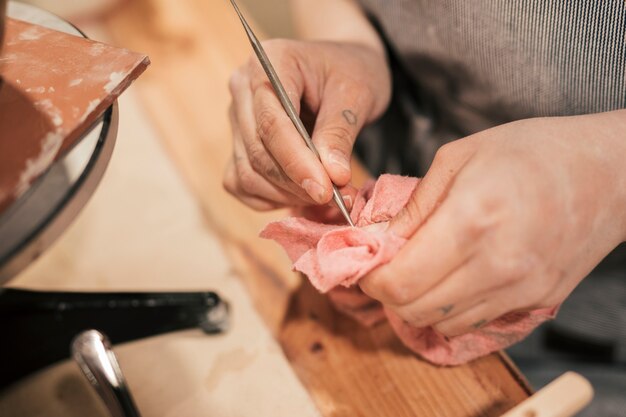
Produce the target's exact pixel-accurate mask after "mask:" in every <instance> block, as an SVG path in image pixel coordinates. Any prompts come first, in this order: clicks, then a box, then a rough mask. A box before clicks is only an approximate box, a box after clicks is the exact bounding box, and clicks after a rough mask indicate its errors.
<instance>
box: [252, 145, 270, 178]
mask: <svg viewBox="0 0 626 417" xmlns="http://www.w3.org/2000/svg"><path fill="white" fill-rule="evenodd" d="M248 158H249V160H250V166H251V167H252V169H253V170H254V171H255V172H257V173H263V172H264V171H265V165H266V162H265V161H266V160H267V159H268V156H267V152H266V151H265V149H264V148H263V147H262V146H251V147H249V148H248Z"/></svg>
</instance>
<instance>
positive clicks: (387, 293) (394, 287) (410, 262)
mask: <svg viewBox="0 0 626 417" xmlns="http://www.w3.org/2000/svg"><path fill="white" fill-rule="evenodd" d="M472 204H475V203H468V202H467V198H466V197H465V196H464V195H460V193H457V194H455V195H454V196H451V197H449V198H447V199H446V200H445V201H444V202H443V203H442V205H441V206H440V207H439V208H438V209H437V210H436V211H435V212H434V214H433V215H431V216H430V218H429V219H428V221H426V222H425V223H424V225H423V226H422V227H421V228H420V229H418V230H417V231H416V232H415V234H414V235H413V237H412V238H411V239H410V240H409V241H408V242H407V243H406V244H405V245H404V246H403V247H402V249H401V250H400V252H398V254H397V255H396V256H395V257H394V258H393V259H392V261H391V262H389V263H388V264H386V265H382V266H381V267H379V268H377V269H375V270H374V271H372V272H371V273H370V274H368V275H367V276H366V277H364V278H363V279H361V281H360V282H359V285H360V286H361V288H362V289H363V291H364V292H365V293H366V294H368V295H369V296H370V297H372V298H375V299H377V300H379V301H381V302H382V303H384V304H388V305H393V306H402V305H406V304H408V303H410V302H412V301H414V300H417V299H419V298H420V297H422V296H423V295H424V294H425V293H426V292H427V291H429V290H431V289H432V288H434V287H435V286H436V285H438V284H439V283H440V282H442V281H443V280H444V279H445V278H446V277H447V276H448V275H450V274H451V273H452V272H453V271H454V270H456V269H458V268H459V267H461V265H463V264H464V263H465V262H466V261H467V260H468V259H469V258H470V257H471V256H472V255H473V254H474V253H475V252H476V250H477V248H478V247H479V245H480V238H481V236H482V234H483V233H484V232H485V230H486V229H487V228H488V227H489V226H490V224H489V223H488V222H482V221H481V219H476V218H475V217H476V216H477V215H474V214H473V213H475V212H477V209H474V208H472Z"/></svg>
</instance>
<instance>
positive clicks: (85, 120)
mask: <svg viewBox="0 0 626 417" xmlns="http://www.w3.org/2000/svg"><path fill="white" fill-rule="evenodd" d="M148 64H149V60H148V57H146V56H145V55H142V54H137V53H134V52H131V51H128V50H126V49H120V48H115V47H112V46H108V45H105V44H103V43H100V42H94V41H91V40H89V39H84V38H82V37H78V36H73V35H69V34H67V33H62V32H57V31H55V30H51V29H47V28H44V27H42V26H38V25H32V24H30V23H26V22H22V21H19V20H14V19H7V21H6V33H5V39H4V46H3V48H2V55H0V77H1V78H2V81H1V82H0V211H2V210H3V209H4V208H6V207H7V206H8V205H9V204H10V203H11V202H13V201H14V200H15V199H17V198H18V197H19V196H21V195H22V194H23V193H24V192H26V190H27V189H28V187H29V186H30V184H31V183H32V182H33V181H35V180H36V179H37V178H38V177H39V176H40V175H41V174H42V173H43V172H45V171H46V169H48V167H49V166H50V165H51V164H52V163H53V162H54V161H55V160H57V159H58V158H59V157H60V156H61V155H63V154H64V153H65V152H66V151H67V150H69V149H70V148H71V147H72V146H73V145H74V144H75V143H76V141H77V140H78V139H79V138H80V136H81V135H82V134H83V133H85V131H86V130H87V129H88V128H89V126H90V125H91V124H92V123H94V122H95V120H96V119H97V118H98V117H99V116H100V115H101V114H102V113H103V112H104V110H105V109H106V108H107V107H109V106H110V105H111V104H112V103H113V101H114V100H115V99H116V98H117V97H118V96H119V95H120V93H121V92H122V91H124V90H125V89H126V88H127V87H128V86H129V85H130V83H131V82H132V81H133V80H134V79H135V78H137V77H138V76H139V75H140V74H141V73H142V72H143V71H144V70H145V69H146V67H147V66H148Z"/></svg>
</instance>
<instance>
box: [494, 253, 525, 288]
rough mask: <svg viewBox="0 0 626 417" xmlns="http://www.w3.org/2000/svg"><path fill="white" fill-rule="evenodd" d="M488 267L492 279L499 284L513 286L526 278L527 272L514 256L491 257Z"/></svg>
mask: <svg viewBox="0 0 626 417" xmlns="http://www.w3.org/2000/svg"><path fill="white" fill-rule="evenodd" d="M489 267H490V270H491V273H492V275H493V276H494V278H496V279H497V280H498V282H499V283H501V284H506V283H508V284H513V283H517V282H520V281H521V280H522V279H523V278H525V277H526V274H527V271H525V268H524V266H523V264H522V263H521V262H520V261H519V259H517V257H515V256H511V255H503V256H491V257H490V261H489Z"/></svg>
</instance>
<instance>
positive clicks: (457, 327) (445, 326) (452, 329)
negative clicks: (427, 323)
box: [433, 321, 467, 337]
mask: <svg viewBox="0 0 626 417" xmlns="http://www.w3.org/2000/svg"><path fill="white" fill-rule="evenodd" d="M465 326H466V325H465V324H464V323H463V322H458V321H456V322H454V323H452V322H449V321H444V322H440V323H437V324H435V325H433V329H435V330H436V331H437V332H438V333H441V334H442V335H444V336H448V337H451V336H454V335H456V334H458V333H459V332H462V330H461V329H463V328H467V327H465Z"/></svg>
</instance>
